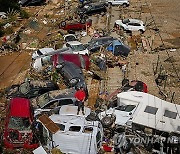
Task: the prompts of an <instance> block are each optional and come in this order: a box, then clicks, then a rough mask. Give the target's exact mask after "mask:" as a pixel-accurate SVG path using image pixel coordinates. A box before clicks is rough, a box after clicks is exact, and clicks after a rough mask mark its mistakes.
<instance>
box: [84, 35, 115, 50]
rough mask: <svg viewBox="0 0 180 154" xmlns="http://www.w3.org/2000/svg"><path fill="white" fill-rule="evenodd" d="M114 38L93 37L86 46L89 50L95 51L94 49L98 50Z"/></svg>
mask: <svg viewBox="0 0 180 154" xmlns="http://www.w3.org/2000/svg"><path fill="white" fill-rule="evenodd" d="M114 39H115V38H113V37H100V38H95V39H92V40H91V41H90V42H88V44H86V46H87V49H88V50H89V51H90V52H96V51H98V50H100V48H101V46H103V47H106V46H108V45H109V44H111V43H112V41H113V40H114Z"/></svg>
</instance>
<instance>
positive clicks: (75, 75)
mask: <svg viewBox="0 0 180 154" xmlns="http://www.w3.org/2000/svg"><path fill="white" fill-rule="evenodd" d="M56 69H57V72H59V73H60V74H61V75H62V77H63V79H64V81H65V83H66V85H67V86H68V87H75V88H80V87H83V88H84V90H85V92H86V97H88V89H87V85H86V82H85V78H84V75H83V72H82V70H81V69H80V68H79V67H78V66H76V65H75V64H74V63H72V62H68V61H64V62H63V63H61V64H59V65H57V66H56Z"/></svg>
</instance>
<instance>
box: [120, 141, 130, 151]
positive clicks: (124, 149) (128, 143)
mask: <svg viewBox="0 0 180 154" xmlns="http://www.w3.org/2000/svg"><path fill="white" fill-rule="evenodd" d="M131 148H132V143H131V141H130V139H126V144H125V145H123V146H122V150H123V151H124V152H126V153H128V152H129V151H130V150H131Z"/></svg>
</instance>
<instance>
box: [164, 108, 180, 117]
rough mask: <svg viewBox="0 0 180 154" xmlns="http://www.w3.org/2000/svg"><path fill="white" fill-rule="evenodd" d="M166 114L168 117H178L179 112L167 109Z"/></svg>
mask: <svg viewBox="0 0 180 154" xmlns="http://www.w3.org/2000/svg"><path fill="white" fill-rule="evenodd" d="M164 116H165V117H168V118H172V119H176V117H177V113H176V112H172V111H169V110H165V112H164Z"/></svg>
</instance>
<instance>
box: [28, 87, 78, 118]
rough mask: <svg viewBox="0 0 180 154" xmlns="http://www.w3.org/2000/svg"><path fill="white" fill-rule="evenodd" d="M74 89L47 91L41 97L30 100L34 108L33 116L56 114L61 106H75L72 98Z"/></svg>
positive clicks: (74, 100) (74, 99)
mask: <svg viewBox="0 0 180 154" xmlns="http://www.w3.org/2000/svg"><path fill="white" fill-rule="evenodd" d="M74 94H75V89H74V88H69V89H62V90H53V91H49V92H47V93H45V94H43V95H41V96H38V97H36V98H33V99H32V100H31V102H32V105H33V107H34V116H37V115H39V114H44V113H48V114H52V113H58V111H59V109H60V107H61V106H62V105H69V104H71V105H75V103H76V98H75V97H74Z"/></svg>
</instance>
